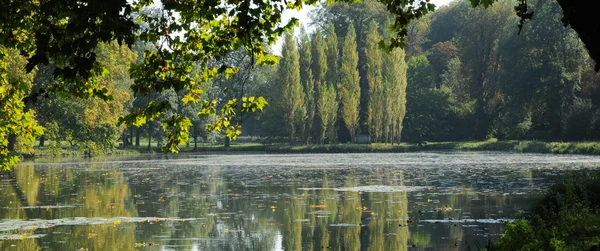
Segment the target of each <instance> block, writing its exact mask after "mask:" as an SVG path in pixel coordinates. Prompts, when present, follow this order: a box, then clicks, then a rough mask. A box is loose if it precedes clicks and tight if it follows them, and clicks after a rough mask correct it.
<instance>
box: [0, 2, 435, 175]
mask: <svg viewBox="0 0 600 251" xmlns="http://www.w3.org/2000/svg"><path fill="white" fill-rule="evenodd" d="M315 3H316V1H315V0H308V1H287V0H277V1H263V0H259V1H252V3H251V2H249V1H227V2H222V3H221V2H219V3H217V2H211V3H204V2H199V1H195V0H186V1H160V2H157V3H156V5H154V6H153V4H154V1H149V0H142V1H127V0H114V1H110V2H106V1H104V0H85V1H70V0H60V1H50V0H35V1H17V2H15V1H4V2H2V3H0V8H2V9H3V10H5V12H3V14H2V15H1V16H0V20H1V22H0V23H1V24H0V45H1V46H2V49H3V52H2V53H0V60H2V64H3V66H2V69H5V70H6V71H8V70H7V62H8V61H9V60H11V59H10V58H11V55H10V53H9V51H10V50H15V51H16V54H20V55H23V56H24V60H26V61H27V63H26V65H22V66H19V67H17V68H19V69H23V70H26V72H27V73H31V72H32V71H34V70H35V69H36V67H38V66H45V65H53V66H54V70H53V75H54V77H55V79H56V81H54V83H52V84H51V85H49V86H45V87H44V88H40V89H37V90H33V91H32V89H31V84H27V81H25V80H24V78H23V77H22V76H19V78H12V77H10V76H8V74H2V75H1V79H0V80H1V85H2V92H1V94H0V95H2V96H1V99H2V103H1V104H2V106H3V108H4V109H3V113H2V116H1V117H0V121H1V122H0V123H1V125H2V126H1V127H0V138H1V139H2V141H0V160H1V163H0V166H1V167H2V168H3V169H7V168H10V167H11V166H13V165H14V164H15V163H16V161H17V158H16V157H14V156H12V157H11V155H14V152H13V151H14V144H15V142H16V138H17V137H21V138H23V139H26V140H28V141H31V140H32V139H33V138H34V137H35V136H36V135H38V134H40V133H41V130H39V129H38V128H37V127H36V126H35V125H34V122H33V121H34V116H33V113H32V112H29V109H28V108H26V107H25V104H26V103H28V102H35V101H36V100H37V98H38V97H39V96H40V95H46V94H49V95H54V94H57V95H59V96H61V95H64V96H68V97H73V98H83V99H87V98H90V97H98V98H100V99H102V100H104V101H111V100H113V99H114V97H113V96H112V95H111V94H110V90H109V88H108V87H106V86H105V85H104V84H103V83H101V82H100V81H98V78H101V77H102V76H103V75H105V70H106V68H105V65H103V64H102V63H101V62H100V60H99V56H98V54H97V51H96V50H97V48H98V46H99V45H100V44H102V43H110V42H112V41H117V42H118V43H119V44H120V45H121V44H126V45H128V46H130V47H131V46H134V44H135V43H136V40H138V41H139V43H142V44H146V45H149V46H147V47H146V48H144V49H143V50H142V51H141V53H140V54H142V55H143V57H142V61H143V62H142V63H140V64H135V65H133V66H132V67H131V68H130V69H129V73H130V75H131V79H132V80H133V83H131V84H130V88H129V90H131V92H132V93H131V94H132V96H133V97H135V98H138V97H147V102H146V105H145V106H143V107H142V108H140V109H134V110H131V111H130V112H129V113H128V114H126V115H125V116H123V117H122V118H120V119H119V121H120V122H122V123H126V124H128V125H135V126H137V127H139V126H143V125H144V124H146V123H147V122H150V123H152V122H154V121H157V122H160V124H161V126H162V127H163V129H164V130H165V136H166V139H167V141H166V144H165V146H164V149H163V150H164V151H174V152H176V151H178V145H179V144H180V143H183V142H186V141H187V139H188V137H189V129H190V127H191V126H192V125H193V122H192V121H191V120H190V118H189V117H188V116H187V115H184V114H181V113H173V114H171V116H166V113H167V110H169V109H171V108H172V107H171V105H172V104H171V103H170V102H167V101H161V102H157V101H155V100H153V99H152V96H153V95H155V94H158V93H163V92H166V91H174V92H176V93H179V92H181V91H184V90H185V91H186V92H187V93H185V94H184V96H183V98H181V101H182V102H183V103H185V104H198V103H200V104H202V111H203V112H202V114H203V115H213V116H215V117H216V120H215V121H214V123H212V125H211V126H210V129H212V130H223V131H225V132H226V134H227V135H228V136H229V137H230V138H235V137H236V136H237V135H239V134H240V132H241V131H240V125H239V124H237V123H231V121H232V120H235V119H234V117H235V116H236V115H239V113H240V112H245V111H252V110H257V109H259V110H260V109H262V108H263V107H264V105H265V102H264V99H260V98H254V99H250V98H246V99H245V101H244V100H242V99H238V100H236V101H233V102H225V103H224V104H222V105H220V106H221V107H220V109H219V108H217V105H218V103H219V102H216V100H201V95H202V94H203V93H204V91H205V90H204V88H203V87H202V83H204V82H207V81H209V80H210V79H213V78H215V77H216V76H218V75H219V74H225V75H227V76H231V75H232V74H234V73H235V72H236V71H237V70H238V67H236V66H231V65H227V64H220V65H215V64H214V62H215V61H219V60H220V59H222V57H224V56H225V55H226V54H227V53H229V52H231V51H236V50H240V49H243V50H245V51H247V52H248V54H249V55H251V57H252V62H253V63H258V64H264V63H273V62H274V61H275V58H273V57H271V56H269V55H268V52H267V51H266V50H265V47H264V43H268V44H272V43H274V42H275V40H276V38H277V37H279V36H280V35H281V34H282V33H283V32H284V31H286V30H289V28H290V27H292V26H294V25H296V24H297V20H296V19H292V20H290V21H289V22H287V23H283V22H282V14H283V12H284V10H286V9H300V8H301V7H302V6H303V5H304V4H315ZM386 4H387V5H388V6H389V9H390V10H394V11H393V12H394V13H395V14H397V15H399V16H402V17H401V18H400V19H398V20H400V21H397V22H396V24H395V27H396V28H397V29H398V30H399V31H400V33H399V37H398V38H399V39H396V40H395V41H399V42H401V41H402V37H403V34H402V32H401V31H402V30H403V29H405V28H406V26H407V24H408V23H409V22H410V20H413V19H416V18H419V17H420V16H422V15H424V14H426V13H427V12H429V11H432V10H433V9H434V5H433V4H428V3H427V2H426V1H422V0H410V1H402V2H389V3H386ZM194 69H199V72H198V73H196V74H194V73H195V72H194ZM15 71H16V72H18V70H16V69H15ZM29 82H30V81H29ZM251 100H252V101H251ZM244 107H246V108H244ZM236 111H237V112H236ZM149 126H150V125H149ZM11 152H12V153H11Z"/></svg>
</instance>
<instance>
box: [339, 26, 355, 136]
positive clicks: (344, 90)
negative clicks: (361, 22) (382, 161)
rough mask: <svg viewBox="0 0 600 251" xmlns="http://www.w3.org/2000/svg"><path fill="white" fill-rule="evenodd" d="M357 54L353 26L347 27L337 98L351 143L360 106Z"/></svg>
mask: <svg viewBox="0 0 600 251" xmlns="http://www.w3.org/2000/svg"><path fill="white" fill-rule="evenodd" d="M357 67H358V52H357V51H356V32H355V30H354V25H353V24H352V23H350V25H349V26H348V34H346V37H345V39H344V43H343V45H342V58H341V64H340V73H339V74H340V82H339V84H338V89H339V96H340V100H341V103H342V119H343V121H344V124H345V125H346V127H347V128H348V130H349V131H350V138H351V140H352V142H355V141H356V129H357V128H358V115H359V111H360V108H359V105H360V84H359V81H360V76H359V75H358V68H357Z"/></svg>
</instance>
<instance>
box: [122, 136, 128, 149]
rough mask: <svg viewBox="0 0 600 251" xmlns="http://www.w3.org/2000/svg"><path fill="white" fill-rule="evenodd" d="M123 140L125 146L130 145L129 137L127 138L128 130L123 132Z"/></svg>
mask: <svg viewBox="0 0 600 251" xmlns="http://www.w3.org/2000/svg"><path fill="white" fill-rule="evenodd" d="M121 140H122V141H123V147H124V148H125V147H127V146H129V139H128V138H127V132H123V134H121Z"/></svg>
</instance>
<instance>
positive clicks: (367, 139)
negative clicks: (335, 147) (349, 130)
mask: <svg viewBox="0 0 600 251" xmlns="http://www.w3.org/2000/svg"><path fill="white" fill-rule="evenodd" d="M355 143H356V144H371V136H369V135H368V134H361V135H357V136H356V142H355Z"/></svg>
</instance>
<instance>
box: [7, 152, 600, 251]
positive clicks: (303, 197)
mask: <svg viewBox="0 0 600 251" xmlns="http://www.w3.org/2000/svg"><path fill="white" fill-rule="evenodd" d="M598 167H600V158H599V157H593V156H579V155H568V156H567V155H562V156H559V155H543V154H512V153H473V152H427V153H397V154H394V153H385V154H384V153H370V154H366V153H365V154H294V155H279V154H277V155H276V154H227V155H219V154H208V155H179V156H175V157H173V156H168V157H163V156H156V155H155V156H140V157H136V158H135V159H126V160H94V159H93V160H92V161H89V160H83V159H81V160H77V161H71V162H59V163H41V162H40V163H22V164H20V165H19V166H17V167H16V168H15V170H14V172H11V173H3V174H2V177H1V183H0V218H1V220H0V250H78V249H83V250H466V249H467V248H470V249H471V250H477V248H478V247H481V246H484V245H485V244H486V243H487V242H488V241H490V240H491V241H497V240H498V239H499V238H500V236H501V233H502V230H503V223H504V222H506V221H511V220H512V219H515V218H517V217H519V216H520V215H521V214H522V213H523V212H524V211H526V210H527V209H528V208H529V207H530V206H531V205H532V203H533V202H534V201H535V199H537V198H539V197H540V196H542V195H543V193H544V191H545V190H547V189H548V188H549V187H550V186H551V185H552V184H554V183H556V182H557V181H559V180H560V178H561V177H562V176H563V175H564V174H565V173H567V172H578V171H580V170H584V169H597V168H598Z"/></svg>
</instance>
